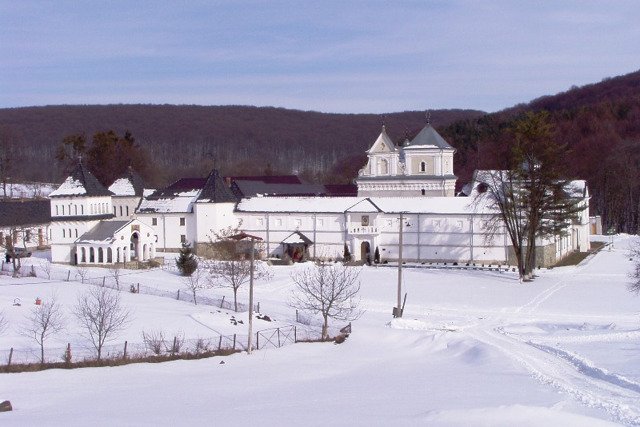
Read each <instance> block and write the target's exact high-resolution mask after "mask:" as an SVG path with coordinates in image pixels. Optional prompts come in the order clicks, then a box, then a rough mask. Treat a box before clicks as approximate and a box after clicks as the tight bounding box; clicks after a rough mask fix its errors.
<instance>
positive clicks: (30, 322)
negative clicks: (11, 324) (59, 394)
mask: <svg viewBox="0 0 640 427" xmlns="http://www.w3.org/2000/svg"><path fill="white" fill-rule="evenodd" d="M65 325H66V321H65V317H64V314H63V313H62V310H61V308H60V305H59V304H58V302H57V300H56V297H55V296H51V297H50V298H49V299H48V300H46V301H44V302H43V303H42V304H41V305H36V306H35V307H33V309H32V310H31V313H30V314H29V316H28V317H27V320H26V323H25V324H24V325H23V326H22V330H21V333H22V335H24V336H26V337H29V338H32V339H34V340H35V341H36V342H37V343H38V345H40V363H41V364H43V365H44V362H45V360H44V343H45V341H46V340H47V339H48V338H49V337H51V336H52V335H55V334H57V333H59V332H60V331H62V330H63V329H64V327H65Z"/></svg>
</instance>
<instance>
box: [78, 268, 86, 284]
mask: <svg viewBox="0 0 640 427" xmlns="http://www.w3.org/2000/svg"><path fill="white" fill-rule="evenodd" d="M88 278H89V269H88V268H87V267H85V266H77V267H76V279H80V283H84V282H86V281H87V279H88Z"/></svg>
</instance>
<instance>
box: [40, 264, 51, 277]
mask: <svg viewBox="0 0 640 427" xmlns="http://www.w3.org/2000/svg"><path fill="white" fill-rule="evenodd" d="M40 269H41V270H42V271H43V272H44V274H46V275H47V279H49V280H51V263H50V262H49V261H48V260H46V259H45V260H42V261H40Z"/></svg>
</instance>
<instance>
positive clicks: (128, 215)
mask: <svg viewBox="0 0 640 427" xmlns="http://www.w3.org/2000/svg"><path fill="white" fill-rule="evenodd" d="M127 216H129V206H127Z"/></svg>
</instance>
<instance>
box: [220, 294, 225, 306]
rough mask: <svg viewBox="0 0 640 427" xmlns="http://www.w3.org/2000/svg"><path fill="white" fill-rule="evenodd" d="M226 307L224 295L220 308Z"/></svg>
mask: <svg viewBox="0 0 640 427" xmlns="http://www.w3.org/2000/svg"><path fill="white" fill-rule="evenodd" d="M223 306H224V295H222V302H221V303H220V308H223Z"/></svg>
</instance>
